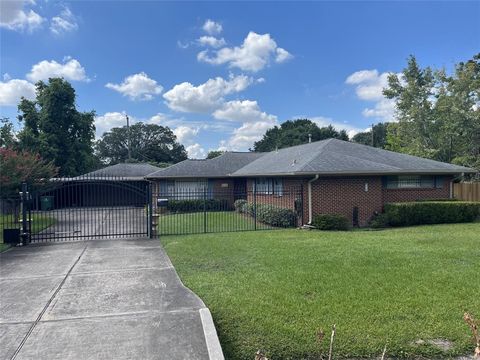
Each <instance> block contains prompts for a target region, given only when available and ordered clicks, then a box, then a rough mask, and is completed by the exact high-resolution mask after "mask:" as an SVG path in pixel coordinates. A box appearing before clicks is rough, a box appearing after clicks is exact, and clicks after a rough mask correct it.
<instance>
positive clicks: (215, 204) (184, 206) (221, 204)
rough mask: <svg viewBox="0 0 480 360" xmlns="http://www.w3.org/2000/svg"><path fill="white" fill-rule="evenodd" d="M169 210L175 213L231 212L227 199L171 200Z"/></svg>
mask: <svg viewBox="0 0 480 360" xmlns="http://www.w3.org/2000/svg"><path fill="white" fill-rule="evenodd" d="M167 209H168V210H169V211H170V212H173V213H185V212H199V211H204V210H205V211H227V210H231V208H230V206H229V204H228V201H227V200H225V199H206V200H204V199H193V200H169V201H168V205H167Z"/></svg>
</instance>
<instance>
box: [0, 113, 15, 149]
mask: <svg viewBox="0 0 480 360" xmlns="http://www.w3.org/2000/svg"><path fill="white" fill-rule="evenodd" d="M0 123H1V124H2V126H0V147H2V148H13V147H14V146H16V144H17V140H16V138H15V132H14V131H13V124H12V122H11V121H10V119H9V118H3V119H0Z"/></svg>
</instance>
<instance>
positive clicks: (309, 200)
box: [308, 174, 320, 225]
mask: <svg viewBox="0 0 480 360" xmlns="http://www.w3.org/2000/svg"><path fill="white" fill-rule="evenodd" d="M319 177H320V175H319V174H316V175H315V177H314V178H313V179H310V180H308V225H310V224H311V223H312V220H313V219H312V183H313V182H314V181H317V180H318V178H319Z"/></svg>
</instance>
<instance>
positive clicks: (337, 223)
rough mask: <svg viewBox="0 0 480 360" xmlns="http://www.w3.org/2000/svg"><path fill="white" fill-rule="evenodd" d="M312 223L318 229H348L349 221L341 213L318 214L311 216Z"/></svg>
mask: <svg viewBox="0 0 480 360" xmlns="http://www.w3.org/2000/svg"><path fill="white" fill-rule="evenodd" d="M312 225H313V226H315V228H317V229H319V230H348V228H349V221H348V219H347V218H346V217H345V216H343V215H336V214H320V215H316V216H315V217H314V218H313V221H312Z"/></svg>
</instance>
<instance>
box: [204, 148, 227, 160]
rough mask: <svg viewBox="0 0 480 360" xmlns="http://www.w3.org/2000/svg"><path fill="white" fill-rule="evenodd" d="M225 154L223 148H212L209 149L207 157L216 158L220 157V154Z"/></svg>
mask: <svg viewBox="0 0 480 360" xmlns="http://www.w3.org/2000/svg"><path fill="white" fill-rule="evenodd" d="M222 154H225V151H221V150H212V151H209V152H208V154H207V159H214V158H216V157H219V156H220V155H222Z"/></svg>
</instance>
